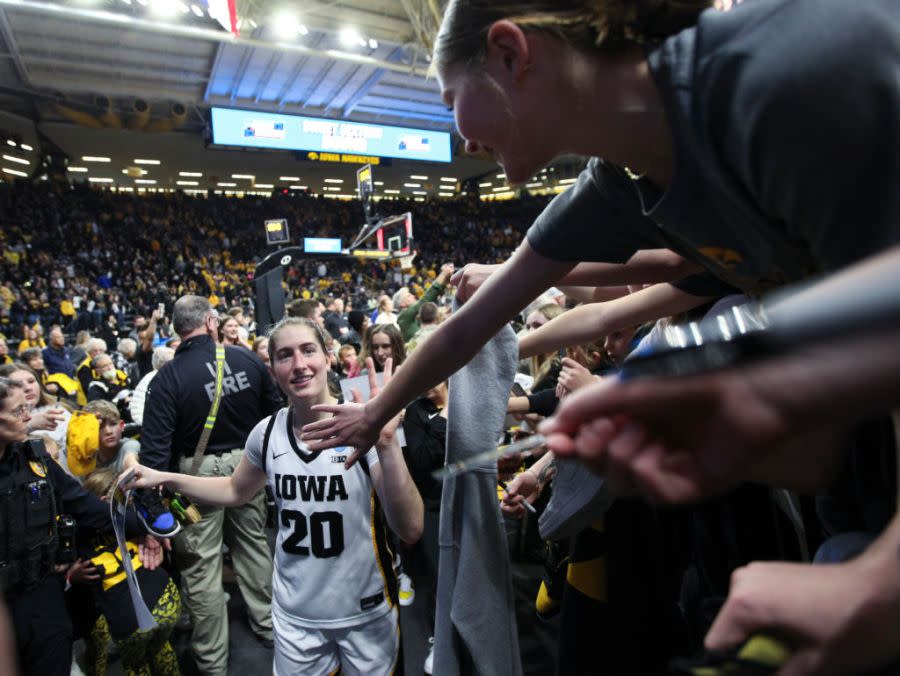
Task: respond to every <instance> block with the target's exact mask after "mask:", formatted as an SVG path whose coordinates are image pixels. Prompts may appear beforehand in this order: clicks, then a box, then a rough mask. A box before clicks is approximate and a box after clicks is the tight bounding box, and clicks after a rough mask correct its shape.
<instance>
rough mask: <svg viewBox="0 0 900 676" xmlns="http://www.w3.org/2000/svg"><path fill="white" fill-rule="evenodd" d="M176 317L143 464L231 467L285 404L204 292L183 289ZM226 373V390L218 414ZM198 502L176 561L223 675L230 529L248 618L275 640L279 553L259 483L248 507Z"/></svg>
mask: <svg viewBox="0 0 900 676" xmlns="http://www.w3.org/2000/svg"><path fill="white" fill-rule="evenodd" d="M172 324H173V327H174V329H175V332H176V333H177V334H178V335H179V336H180V337H181V340H182V343H181V346H180V347H179V348H178V350H176V352H175V358H174V359H173V360H172V361H170V362H169V363H167V364H166V365H165V366H163V367H162V368H161V369H160V370H159V372H158V373H157V375H156V376H155V377H154V378H153V380H152V381H151V383H150V387H149V389H148V393H147V404H146V407H145V409H144V426H143V429H142V431H141V452H140V461H141V464H142V465H146V466H148V467H152V468H153V469H159V470H165V471H176V472H182V473H192V474H197V475H199V476H230V475H231V474H232V473H233V472H234V470H235V468H236V467H237V465H238V463H239V462H240V459H241V457H242V455H243V452H244V451H243V449H244V444H245V443H246V441H247V436H248V435H249V434H250V430H252V429H253V427H254V426H255V425H256V423H257V422H259V421H260V420H262V419H263V418H265V417H266V416H268V415H270V414H272V413H274V412H275V411H277V410H278V409H279V408H280V406H281V404H280V401H281V398H280V396H279V393H278V388H277V386H276V385H275V382H274V380H272V377H271V375H269V372H268V371H267V370H266V367H265V366H264V365H263V363H262V361H261V360H260V359H259V358H257V357H256V355H254V354H253V353H252V352H251V351H250V350H247V349H245V348H242V347H234V346H220V345H218V344H217V343H216V341H215V337H217V335H218V321H217V316H216V313H215V311H214V310H213V308H212V307H211V306H210V303H209V301H208V300H207V299H206V298H203V297H201V296H183V297H181V298H179V299H178V301H177V302H176V303H175V308H174V312H173V316H172ZM219 355H221V357H222V364H221V368H219ZM219 374H221V375H219ZM219 381H220V383H221V384H220V389H221V396H220V398H219V406H218V411H217V412H216V414H215V416H214V417H213V416H212V414H211V413H212V408H213V402H214V399H216V396H215V393H216V389H217V382H219ZM204 427H209V428H211V433H210V435H209V439H208V443H207V445H206V448H205V449H204V451H203V454H202V455H201V456H198V463H197V465H196V468H195V463H194V455H195V450H196V448H197V444H198V441H199V440H200V438H201V434H202V433H203V430H204ZM197 507H198V509H199V510H200V512H201V514H202V520H201V521H200V522H199V523H195V524H192V525H190V526H187V527H185V528H184V529H183V530H182V531H181V532H180V533H179V534H178V535H177V536H176V537H175V556H176V563H177V565H178V569H179V571H180V573H181V583H182V587H181V589H182V600H183V602H184V605H185V607H186V608H187V609H188V611H189V612H190V614H191V618H192V620H193V625H194V631H193V634H192V637H191V649H192V651H193V653H194V659H195V660H196V662H197V666H198V667H199V668H200V670H201V671H202V672H203V673H204V674H223V675H224V674H226V673H227V670H228V617H227V612H226V607H225V593H224V590H223V589H222V575H221V571H222V541H223V533H224V535H225V541H226V542H227V544H228V548H229V550H230V551H231V557H232V561H233V563H234V568H235V573H236V576H237V581H238V584H239V586H240V588H241V595H242V596H243V597H244V600H245V601H246V602H247V611H248V616H249V620H250V626H251V628H252V629H253V631H254V633H255V634H256V635H257V637H258V638H259V639H260V640H261V641H262V642H263V643H265V644H269V643H270V642H271V640H272V612H271V603H272V556H271V554H270V552H269V546H268V544H267V542H266V538H265V535H264V532H263V528H264V526H265V522H266V505H265V494H264V492H263V491H260V492H259V493H258V494H257V495H256V497H254V498H253V499H252V500H251V501H250V502H248V503H247V504H246V505H242V506H241V507H234V508H228V509H223V508H218V507H217V508H212V507H207V506H204V505H198V506H197Z"/></svg>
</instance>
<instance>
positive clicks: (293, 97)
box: [0, 0, 503, 194]
mask: <svg viewBox="0 0 900 676" xmlns="http://www.w3.org/2000/svg"><path fill="white" fill-rule="evenodd" d="M210 1H214V0H202V1H201V0H60V1H58V2H46V1H31V0H0V110H4V111H7V112H10V113H15V114H16V115H19V116H24V117H26V118H28V119H29V120H33V121H34V123H35V125H36V128H37V130H38V131H39V132H40V136H43V137H44V138H45V139H47V140H49V141H51V142H52V143H53V144H55V145H56V146H57V147H58V148H59V149H61V150H62V151H63V152H64V153H65V154H66V155H67V156H68V157H69V158H70V161H71V163H73V164H79V165H82V164H85V163H84V162H82V161H81V160H80V158H81V157H82V156H84V155H88V156H104V157H109V158H110V161H109V162H108V163H105V165H104V166H100V167H94V166H89V167H88V172H84V173H85V174H87V175H88V176H91V175H95V174H97V175H99V174H103V176H104V177H112V178H113V179H114V180H115V181H116V185H122V181H125V180H126V178H127V179H129V180H134V179H135V178H136V177H135V176H134V174H135V172H134V170H133V169H132V170H131V172H130V173H131V174H132V175H130V176H127V172H128V171H129V167H133V166H134V160H135V159H136V158H147V157H149V158H151V159H156V160H159V164H158V165H150V166H147V165H144V166H143V167H142V171H143V172H145V173H144V174H143V176H142V179H141V180H143V181H146V182H147V183H145V184H144V185H156V186H159V187H163V186H167V187H174V184H175V182H176V180H177V179H178V178H179V177H180V173H181V172H183V171H184V172H190V173H201V174H202V176H201V177H197V178H198V179H199V180H198V181H197V183H198V185H197V188H198V189H204V188H214V187H216V183H220V182H222V183H229V182H233V181H232V180H230V177H231V176H232V175H234V174H238V175H253V176H255V183H256V184H261V185H264V186H265V185H275V186H276V187H281V186H286V184H287V183H290V184H303V185H308V186H309V187H310V189H312V190H315V191H317V192H318V191H319V188H320V187H323V184H322V182H323V181H324V179H325V178H328V177H334V176H335V175H336V174H337V175H338V177H339V178H345V179H349V178H351V177H352V176H353V175H354V172H355V169H356V167H346V166H343V165H340V166H328V165H320V164H318V163H313V162H302V161H300V160H299V159H298V157H297V156H296V155H290V154H286V153H283V152H282V153H259V152H252V153H249V152H225V151H212V150H207V149H206V144H207V142H208V140H209V109H210V107H212V106H224V107H232V108H247V109H254V110H262V111H272V112H282V113H289V114H298V115H306V116H314V117H328V118H337V119H346V120H352V121H360V122H374V123H380V124H388V125H399V126H406V127H414V128H425V129H435V130H442V131H452V129H453V117H452V113H451V112H450V111H448V110H447V109H446V107H445V106H444V105H443V104H442V102H441V100H440V93H439V87H438V85H437V83H436V81H435V80H434V79H433V78H431V77H429V76H428V66H429V58H430V57H429V51H430V44H431V36H433V34H434V32H435V30H436V26H437V25H438V22H439V20H440V8H439V5H438V0H316V1H314V0H304V1H302V2H296V1H293V2H291V1H288V0H237V15H238V26H239V35H235V34H233V33H231V32H229V31H227V30H225V29H224V28H222V26H220V25H219V23H217V22H216V21H215V20H214V19H213V18H212V17H211V10H210V5H208V4H207V3H209V2H210ZM144 106H146V110H144ZM2 131H3V130H2V129H0V132H2ZM454 139H455V142H454V144H455V146H456V147H455V152H454V161H453V163H452V164H451V165H449V166H448V165H433V164H424V163H412V162H401V161H394V162H393V163H392V164H391V166H389V167H383V168H380V169H379V170H378V175H379V177H380V178H381V179H382V180H383V181H384V183H385V185H384V188H394V189H401V190H406V186H405V183H408V182H410V179H409V177H410V176H411V175H428V176H429V179H430V180H429V181H427V183H428V185H429V187H428V188H425V187H424V185H425V184H424V183H423V184H421V185H420V186H419V188H420V190H425V191H427V192H428V193H429V194H433V193H435V194H436V193H437V192H438V190H439V188H440V187H441V186H440V180H439V178H440V177H443V178H458V179H465V178H470V177H473V176H480V177H487V176H488V174H492V173H499V172H498V171H497V170H496V165H495V164H493V163H491V162H488V161H483V160H482V161H479V160H474V159H471V158H465V157H462V156H460V153H459V147H458V146H459V143H458V139H456V137H454ZM154 172H155V173H154ZM281 177H288V178H291V179H294V178H299V179H300V180H291V181H281V180H280V179H281ZM432 177H436V180H434V179H432ZM74 178H78V177H77V176H76V177H74ZM180 178H184V177H180ZM489 180H490V179H489ZM150 181H156V183H149V182H150ZM495 185H496V186H499V187H502V185H503V181H502V177H501V178H499V179H496V181H495ZM241 187H244V186H241ZM247 187H250V186H247ZM493 189H494V186H491V190H493Z"/></svg>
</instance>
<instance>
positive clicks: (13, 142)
mask: <svg viewBox="0 0 900 676" xmlns="http://www.w3.org/2000/svg"><path fill="white" fill-rule="evenodd" d="M6 145H8V146H12V147H13V148H15V147H16V142H15V141H13V140H12V139H11V138H8V139H6Z"/></svg>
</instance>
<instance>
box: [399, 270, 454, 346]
mask: <svg viewBox="0 0 900 676" xmlns="http://www.w3.org/2000/svg"><path fill="white" fill-rule="evenodd" d="M455 269H456V268H455V267H454V266H453V263H444V264H443V265H442V266H441V271H440V272H439V273H438V276H437V278H436V279H435V280H434V283H432V285H431V286H429V287H428V288H427V289H426V290H425V294H424V295H423V296H422V298H420V299H419V300H417V301H414V302H412V303H409V301H410V300H413V298H414V296H413V295H412V292H410V290H409V289H407V288H406V287H403V288H402V289H400V291H398V292H397V295H398V296H399V298H396V297H395V299H394V307H397V308H402V309H401V310H400V313H399V314H398V315H397V326H399V327H400V333H402V334H403V342H404V343H408V342H409V341H410V340H411V339H412V337H413V336H414V335H416V332H417V331H418V330H419V306H420V305H421V304H422V303H436V302H437V300H438V298H440V297H441V295H442V294H443V293H444V289H445V288H446V286H447V282H448V281H449V280H450V277H451V276H452V275H453V272H454V270H455ZM405 303H408V304H405Z"/></svg>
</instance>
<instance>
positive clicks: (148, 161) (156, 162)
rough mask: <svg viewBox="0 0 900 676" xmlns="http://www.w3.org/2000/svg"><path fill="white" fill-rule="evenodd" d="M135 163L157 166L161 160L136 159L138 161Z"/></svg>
mask: <svg viewBox="0 0 900 676" xmlns="http://www.w3.org/2000/svg"><path fill="white" fill-rule="evenodd" d="M134 163H135V164H154V165H156V164H159V160H142V159H136V160H135V161H134Z"/></svg>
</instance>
